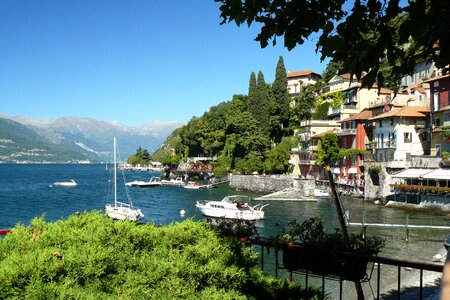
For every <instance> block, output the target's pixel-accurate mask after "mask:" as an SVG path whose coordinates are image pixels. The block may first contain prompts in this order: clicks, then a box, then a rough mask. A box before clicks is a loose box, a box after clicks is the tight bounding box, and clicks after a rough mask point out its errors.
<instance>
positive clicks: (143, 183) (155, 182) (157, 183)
mask: <svg viewBox="0 0 450 300" xmlns="http://www.w3.org/2000/svg"><path fill="white" fill-rule="evenodd" d="M125 185H126V186H137V187H142V188H144V187H157V186H161V178H160V177H156V176H154V177H152V178H150V180H149V181H140V180H135V181H130V182H127V183H125Z"/></svg>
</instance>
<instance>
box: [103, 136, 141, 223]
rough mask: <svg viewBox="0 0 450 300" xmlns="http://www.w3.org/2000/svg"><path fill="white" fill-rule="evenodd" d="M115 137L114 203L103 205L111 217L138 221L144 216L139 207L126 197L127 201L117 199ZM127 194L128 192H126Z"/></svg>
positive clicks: (115, 147)
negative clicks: (135, 206)
mask: <svg viewBox="0 0 450 300" xmlns="http://www.w3.org/2000/svg"><path fill="white" fill-rule="evenodd" d="M116 150H117V146H116V138H114V179H113V180H114V181H113V184H114V205H113V204H107V205H106V207H105V211H106V214H107V215H108V216H109V217H110V218H113V219H117V220H130V221H138V220H139V219H140V218H142V217H143V216H144V214H143V213H142V211H141V210H140V209H136V208H134V207H133V204H132V203H131V199H130V198H128V203H123V202H119V201H117V163H116ZM127 196H128V193H127Z"/></svg>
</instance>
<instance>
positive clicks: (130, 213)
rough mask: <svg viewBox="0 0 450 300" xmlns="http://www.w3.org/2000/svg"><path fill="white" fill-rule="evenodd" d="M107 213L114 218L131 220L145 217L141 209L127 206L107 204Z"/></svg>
mask: <svg viewBox="0 0 450 300" xmlns="http://www.w3.org/2000/svg"><path fill="white" fill-rule="evenodd" d="M105 210H106V214H107V215H108V216H109V217H110V218H113V219H116V220H122V221H123V220H130V221H138V220H139V218H141V217H143V216H144V214H143V213H142V212H141V210H140V209H133V208H130V207H127V206H116V207H114V206H112V205H107V206H106V209H105Z"/></svg>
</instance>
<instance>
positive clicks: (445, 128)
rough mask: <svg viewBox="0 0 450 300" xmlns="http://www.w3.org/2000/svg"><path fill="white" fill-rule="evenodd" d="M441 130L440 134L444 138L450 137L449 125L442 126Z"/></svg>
mask: <svg viewBox="0 0 450 300" xmlns="http://www.w3.org/2000/svg"><path fill="white" fill-rule="evenodd" d="M441 130H442V131H441V132H440V133H439V135H440V136H442V137H443V138H449V137H450V126H449V125H445V126H441Z"/></svg>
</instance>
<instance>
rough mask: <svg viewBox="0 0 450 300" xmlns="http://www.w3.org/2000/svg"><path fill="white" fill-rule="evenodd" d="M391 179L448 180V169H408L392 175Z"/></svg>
mask: <svg viewBox="0 0 450 300" xmlns="http://www.w3.org/2000/svg"><path fill="white" fill-rule="evenodd" d="M391 177H393V178H419V177H420V179H437V180H450V169H414V168H409V169H406V170H403V171H400V172H398V173H396V174H392V175H391Z"/></svg>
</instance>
